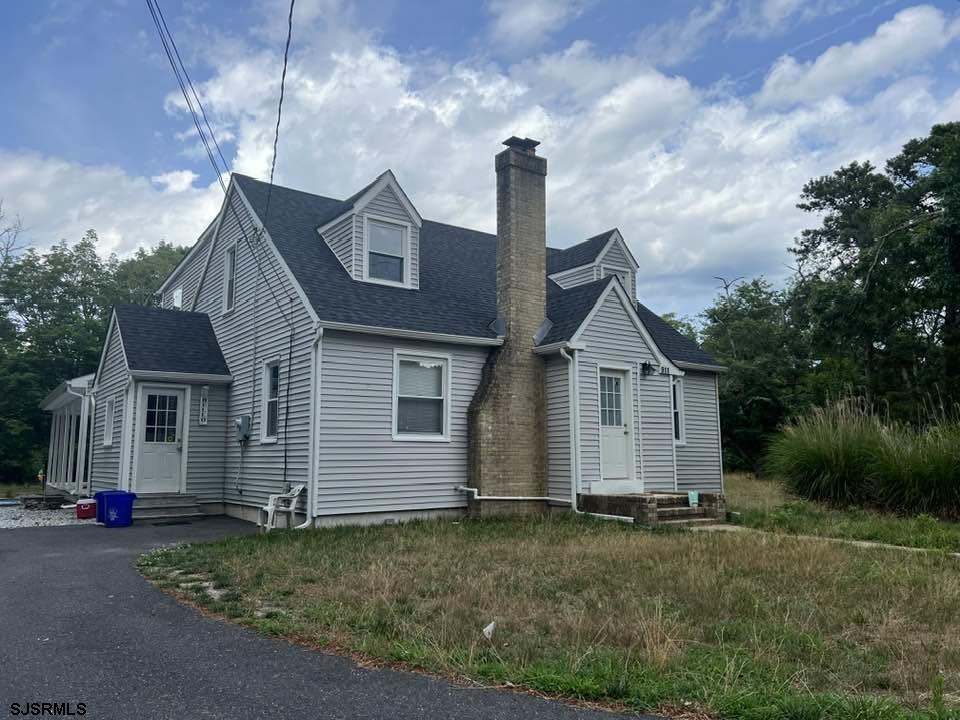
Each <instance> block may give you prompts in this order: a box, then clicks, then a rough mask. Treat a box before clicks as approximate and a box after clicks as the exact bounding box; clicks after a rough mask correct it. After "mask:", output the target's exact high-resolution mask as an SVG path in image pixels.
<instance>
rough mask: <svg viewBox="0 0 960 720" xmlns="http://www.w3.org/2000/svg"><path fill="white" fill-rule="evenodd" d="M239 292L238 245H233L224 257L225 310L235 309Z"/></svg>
mask: <svg viewBox="0 0 960 720" xmlns="http://www.w3.org/2000/svg"><path fill="white" fill-rule="evenodd" d="M236 294H237V246H236V245H231V246H230V247H228V248H227V253H226V255H225V256H224V258H223V311H224V312H228V311H230V310H233V302H234V300H235V299H236Z"/></svg>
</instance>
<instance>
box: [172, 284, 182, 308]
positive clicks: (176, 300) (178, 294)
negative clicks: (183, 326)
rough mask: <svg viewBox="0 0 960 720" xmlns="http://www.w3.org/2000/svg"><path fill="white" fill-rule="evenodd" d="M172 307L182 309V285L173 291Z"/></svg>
mask: <svg viewBox="0 0 960 720" xmlns="http://www.w3.org/2000/svg"><path fill="white" fill-rule="evenodd" d="M173 307H174V309H175V310H182V309H183V286H182V285H181V286H180V287H178V288H177V289H176V290H174V291H173Z"/></svg>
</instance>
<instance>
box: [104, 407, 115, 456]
mask: <svg viewBox="0 0 960 720" xmlns="http://www.w3.org/2000/svg"><path fill="white" fill-rule="evenodd" d="M116 408H117V401H116V400H114V399H113V398H107V402H106V404H105V405H104V408H103V444H104V446H107V445H113V426H114V418H115V417H116V412H117V410H116Z"/></svg>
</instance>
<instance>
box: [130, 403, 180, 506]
mask: <svg viewBox="0 0 960 720" xmlns="http://www.w3.org/2000/svg"><path fill="white" fill-rule="evenodd" d="M183 395H184V393H183V390H160V389H154V388H147V389H146V390H144V393H143V395H142V396H141V397H142V398H143V403H142V405H141V409H140V422H139V423H138V427H139V428H140V430H139V436H140V437H139V440H140V457H139V462H138V463H137V467H138V470H137V486H136V488H135V489H136V491H137V492H138V493H161V492H180V468H181V463H180V461H181V459H182V453H183V433H182V431H183V421H184V417H183V414H184V407H183V405H184V403H183Z"/></svg>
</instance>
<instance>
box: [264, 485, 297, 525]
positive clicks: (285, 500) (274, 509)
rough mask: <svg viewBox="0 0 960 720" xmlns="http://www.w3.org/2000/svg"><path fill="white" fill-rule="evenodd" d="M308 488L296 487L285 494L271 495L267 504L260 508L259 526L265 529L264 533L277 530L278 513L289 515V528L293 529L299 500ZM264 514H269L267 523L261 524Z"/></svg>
mask: <svg viewBox="0 0 960 720" xmlns="http://www.w3.org/2000/svg"><path fill="white" fill-rule="evenodd" d="M306 488H307V486H306V485H294V486H293V487H291V488H290V489H289V490H288V491H287V492H285V493H280V494H278V495H271V496H270V497H269V499H268V500H267V504H266V505H264V506H263V507H261V508H259V512H258V513H257V526H258V527H261V528H263V530H264V532H270V531H271V530H273V529H274V528H276V517H277V513H287V527H288V528H290V527H293V514H294V512H295V511H296V508H297V499H298V498H299V497H300V494H301V493H302V492H303V491H304V490H306ZM264 513H266V514H267V521H266V522H261V520H263V514H264Z"/></svg>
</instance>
